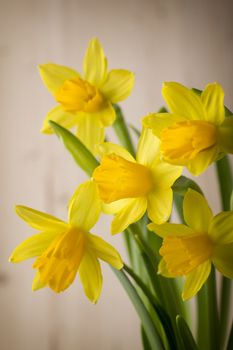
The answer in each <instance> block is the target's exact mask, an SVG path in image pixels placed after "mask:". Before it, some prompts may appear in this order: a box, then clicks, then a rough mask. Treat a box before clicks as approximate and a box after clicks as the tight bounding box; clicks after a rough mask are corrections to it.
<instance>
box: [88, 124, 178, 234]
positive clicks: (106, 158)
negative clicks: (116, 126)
mask: <svg viewBox="0 0 233 350" xmlns="http://www.w3.org/2000/svg"><path fill="white" fill-rule="evenodd" d="M159 145H160V141H159V139H157V138H156V137H154V135H153V134H152V132H151V130H149V129H144V130H143V132H142V134H141V137H140V140H139V144H138V150H137V155H136V159H134V158H133V157H132V156H131V154H130V153H129V152H128V151H127V150H125V149H124V148H123V147H120V146H118V145H115V144H112V143H110V142H107V143H103V145H102V146H101V147H100V149H101V155H102V160H101V164H100V166H98V167H97V168H96V169H95V170H94V173H93V179H94V181H96V183H97V185H98V188H99V192H100V197H101V199H102V200H103V201H104V202H105V203H107V205H106V206H105V210H106V212H108V213H113V214H116V215H115V217H114V219H113V221H112V225H111V232H112V234H115V233H118V232H121V231H123V230H124V229H126V228H127V227H128V226H129V225H130V224H132V223H133V222H136V221H138V220H139V219H140V218H141V217H142V216H143V215H144V213H145V212H146V210H147V211H148V216H149V218H150V219H151V220H153V221H155V222H157V223H159V224H161V223H163V222H165V221H166V220H167V219H168V218H169V216H170V214H171V208H172V189H171V186H172V185H173V183H174V182H175V180H176V179H177V178H178V177H179V176H180V175H181V172H182V167H179V166H174V165H170V164H168V163H165V162H163V161H161V160H160V156H159ZM110 203H111V204H110Z"/></svg>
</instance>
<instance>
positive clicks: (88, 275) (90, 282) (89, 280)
mask: <svg viewBox="0 0 233 350" xmlns="http://www.w3.org/2000/svg"><path fill="white" fill-rule="evenodd" d="M79 276H80V280H81V283H82V285H83V289H84V292H85V294H86V296H87V297H88V299H89V300H90V301H91V302H92V303H96V302H97V300H98V298H99V296H100V292H101V289H102V273H101V268H100V263H99V261H98V259H97V258H96V256H95V254H94V253H93V252H92V251H86V252H85V255H84V257H83V259H82V262H81V264H80V267H79Z"/></svg>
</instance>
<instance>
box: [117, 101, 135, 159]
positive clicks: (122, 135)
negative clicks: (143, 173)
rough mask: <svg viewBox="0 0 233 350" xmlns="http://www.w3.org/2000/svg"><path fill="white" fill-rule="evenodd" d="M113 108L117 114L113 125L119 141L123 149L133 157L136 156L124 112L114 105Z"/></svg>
mask: <svg viewBox="0 0 233 350" xmlns="http://www.w3.org/2000/svg"><path fill="white" fill-rule="evenodd" d="M113 107H114V109H115V112H116V120H115V122H114V124H113V128H114V131H115V133H116V135H117V137H118V140H119V141H120V143H121V145H122V146H123V147H125V148H126V149H127V150H128V151H129V152H130V153H131V154H132V155H133V156H135V150H134V146H133V142H132V139H131V136H130V133H129V130H128V128H127V125H126V122H125V118H124V115H123V113H122V110H121V108H120V107H119V106H118V105H114V106H113Z"/></svg>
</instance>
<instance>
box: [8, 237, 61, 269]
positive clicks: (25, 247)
mask: <svg viewBox="0 0 233 350" xmlns="http://www.w3.org/2000/svg"><path fill="white" fill-rule="evenodd" d="M58 234H59V233H57V232H42V233H38V234H36V235H33V236H31V237H29V238H27V239H26V240H24V241H23V242H22V243H20V244H19V245H18V246H17V247H16V248H15V249H14V251H13V252H12V254H11V256H10V258H9V260H10V262H13V263H18V262H21V261H23V260H26V259H31V258H34V257H36V256H40V255H41V254H42V253H43V252H44V251H45V250H46V249H47V248H48V246H49V245H50V243H51V242H52V241H53V240H54V239H55V238H56V237H57V235H58Z"/></svg>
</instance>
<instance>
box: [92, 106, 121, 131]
mask: <svg viewBox="0 0 233 350" xmlns="http://www.w3.org/2000/svg"><path fill="white" fill-rule="evenodd" d="M93 118H95V119H98V120H99V121H100V122H101V123H102V124H103V126H109V125H112V124H113V123H114V121H115V119H116V112H115V110H114V108H113V106H112V104H111V103H110V102H107V103H106V105H105V107H104V108H103V109H101V110H99V111H97V112H95V113H93Z"/></svg>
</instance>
